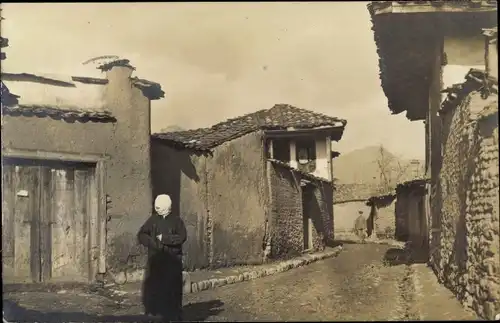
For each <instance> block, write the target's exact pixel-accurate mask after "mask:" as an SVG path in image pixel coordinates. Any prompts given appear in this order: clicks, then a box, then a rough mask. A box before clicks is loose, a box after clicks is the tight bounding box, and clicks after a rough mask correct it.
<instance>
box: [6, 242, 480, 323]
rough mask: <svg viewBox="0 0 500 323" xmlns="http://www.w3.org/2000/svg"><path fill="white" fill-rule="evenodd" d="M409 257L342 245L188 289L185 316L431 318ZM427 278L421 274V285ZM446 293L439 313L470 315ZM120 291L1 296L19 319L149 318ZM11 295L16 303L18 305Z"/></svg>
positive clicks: (438, 297) (438, 295)
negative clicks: (296, 262)
mask: <svg viewBox="0 0 500 323" xmlns="http://www.w3.org/2000/svg"><path fill="white" fill-rule="evenodd" d="M405 259H406V258H405V255H404V253H403V252H402V250H401V249H398V248H395V247H390V246H386V245H376V244H349V245H344V251H343V252H342V253H341V254H340V255H339V256H338V257H336V258H332V259H326V260H323V261H319V262H316V263H313V264H311V265H309V266H305V267H301V268H298V269H293V270H290V271H288V272H285V273H281V274H277V275H273V276H268V277H264V278H260V279H256V280H252V281H247V282H242V283H238V284H233V285H227V286H224V287H220V288H217V289H214V290H207V291H203V292H199V293H194V294H187V295H185V299H184V304H185V306H184V313H185V319H186V320H191V321H204V320H205V321H243V320H247V321H249V320H257V321H259V320H274V321H284V320H296V321H306V320H313V321H314V320H322V321H325V320H341V321H350V320H358V321H362V320H369V321H371V320H412V319H413V320H415V319H416V320H418V319H424V318H425V319H427V320H430V319H433V318H434V317H433V313H421V309H422V306H424V305H425V304H424V303H422V297H421V296H422V294H420V296H419V295H418V293H419V292H420V293H422V292H423V291H424V290H423V289H422V288H420V287H419V284H415V277H413V276H412V275H413V274H414V273H415V270H414V269H413V268H412V267H410V266H407V265H405ZM419 266H420V265H419ZM426 270H427V271H428V269H427V268H424V267H419V268H418V272H419V273H420V276H419V277H423V276H422V275H423V274H426V273H427V272H426ZM429 277H430V276H429ZM423 281H424V279H422V278H420V284H421V283H422V282H423ZM415 286H417V287H415ZM447 292H448V291H447V290H446V289H439V290H437V291H436V292H434V293H433V294H432V295H433V297H432V298H433V302H437V303H438V304H440V309H441V310H442V313H446V312H448V313H453V318H455V319H470V318H471V316H470V314H469V313H467V312H466V311H465V310H463V309H462V307H461V306H460V304H458V301H456V300H455V299H453V298H451V297H450V295H451V294H449V293H448V294H447ZM79 293H80V294H79ZM123 293H124V294H123V295H122V296H121V297H117V296H116V295H114V296H110V295H106V293H105V292H103V291H101V292H99V293H96V292H88V291H87V292H86V293H85V292H77V291H73V292H71V293H69V292H68V293H67V294H57V293H40V292H39V293H34V292H30V293H24V294H23V293H7V294H4V302H5V299H7V302H8V303H7V304H6V306H4V308H5V309H7V310H10V313H6V314H7V315H8V316H11V319H12V318H15V319H17V320H22V319H23V318H27V315H28V316H31V317H33V316H35V317H37V318H39V319H40V320H44V321H52V322H62V321H66V322H67V321H87V322H88V321H94V322H140V321H141V320H144V318H143V317H141V316H140V313H141V311H142V308H141V306H140V294H139V292H138V291H136V290H135V291H134V290H128V291H127V292H123ZM424 296H425V295H424ZM14 302H15V303H17V305H13V303H14ZM19 306H21V307H22V308H21V307H19ZM13 307H14V308H13ZM16 309H17V310H16ZM26 309H28V310H26ZM29 310H31V312H30V311H29ZM442 313H441V314H442ZM424 314H425V315H424ZM438 314H439V313H437V312H436V313H435V315H437V317H436V318H438V319H439V318H441V317H442V315H441V314H439V315H438ZM102 315H106V316H105V317H103V316H102ZM12 316H14V317H12ZM23 316H24V317H23Z"/></svg>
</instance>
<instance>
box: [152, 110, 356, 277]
mask: <svg viewBox="0 0 500 323" xmlns="http://www.w3.org/2000/svg"><path fill="white" fill-rule="evenodd" d="M345 125H346V121H345V120H342V119H338V118H333V117H328V116H325V115H322V114H318V113H314V112H310V111H307V110H304V109H299V108H295V107H292V106H289V105H285V104H279V105H275V106H274V107H273V108H271V109H268V110H261V111H258V112H255V113H251V114H247V115H244V116H241V117H238V118H235V119H230V120H227V121H225V122H221V123H219V124H216V125H214V126H212V127H211V128H204V129H196V130H188V131H180V132H168V133H159V134H154V135H153V136H152V172H153V191H154V194H160V193H167V194H169V195H171V196H172V199H173V201H174V205H173V207H174V208H175V209H176V210H177V211H179V212H180V214H181V216H182V217H183V219H184V221H185V223H186V227H187V231H188V240H187V242H186V249H185V253H186V256H185V265H186V267H187V268H188V269H193V268H202V267H207V266H210V267H220V266H228V265H235V264H253V263H262V262H263V261H265V260H266V259H267V258H269V257H272V258H276V257H287V256H290V255H294V254H300V253H302V252H303V251H307V250H313V249H318V248H323V247H324V246H325V245H326V244H327V243H328V242H329V241H331V240H332V239H333V209H332V198H333V192H332V189H333V185H332V168H331V167H332V165H331V159H332V153H331V141H332V140H334V141H338V140H340V139H341V137H342V134H343V131H344V127H345Z"/></svg>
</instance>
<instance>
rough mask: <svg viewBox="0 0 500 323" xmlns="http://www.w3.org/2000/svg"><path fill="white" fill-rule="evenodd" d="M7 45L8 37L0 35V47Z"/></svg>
mask: <svg viewBox="0 0 500 323" xmlns="http://www.w3.org/2000/svg"><path fill="white" fill-rule="evenodd" d="M8 46H9V39H8V38H3V37H0V48H4V47H8Z"/></svg>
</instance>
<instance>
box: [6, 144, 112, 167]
mask: <svg viewBox="0 0 500 323" xmlns="http://www.w3.org/2000/svg"><path fill="white" fill-rule="evenodd" d="M2 157H9V158H24V159H42V160H61V161H73V162H87V163H97V162H99V161H102V160H108V159H110V156H109V155H106V154H78V153H72V152H51V151H44V150H31V149H13V148H3V149H2Z"/></svg>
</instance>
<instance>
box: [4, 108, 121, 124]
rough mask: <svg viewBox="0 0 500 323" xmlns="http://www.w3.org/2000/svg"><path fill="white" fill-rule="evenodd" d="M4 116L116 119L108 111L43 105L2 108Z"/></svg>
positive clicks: (69, 119) (85, 119)
mask: <svg viewBox="0 0 500 323" xmlns="http://www.w3.org/2000/svg"><path fill="white" fill-rule="evenodd" d="M2 115H10V116H27V117H32V116H35V117H39V118H44V117H49V118H52V119H56V120H64V121H68V122H72V121H80V122H87V121H93V122H114V121H116V119H115V118H114V117H113V116H112V115H111V114H110V113H109V112H107V111H85V110H78V109H67V108H66V109H64V108H55V107H52V106H41V105H18V106H15V107H11V106H2Z"/></svg>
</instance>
